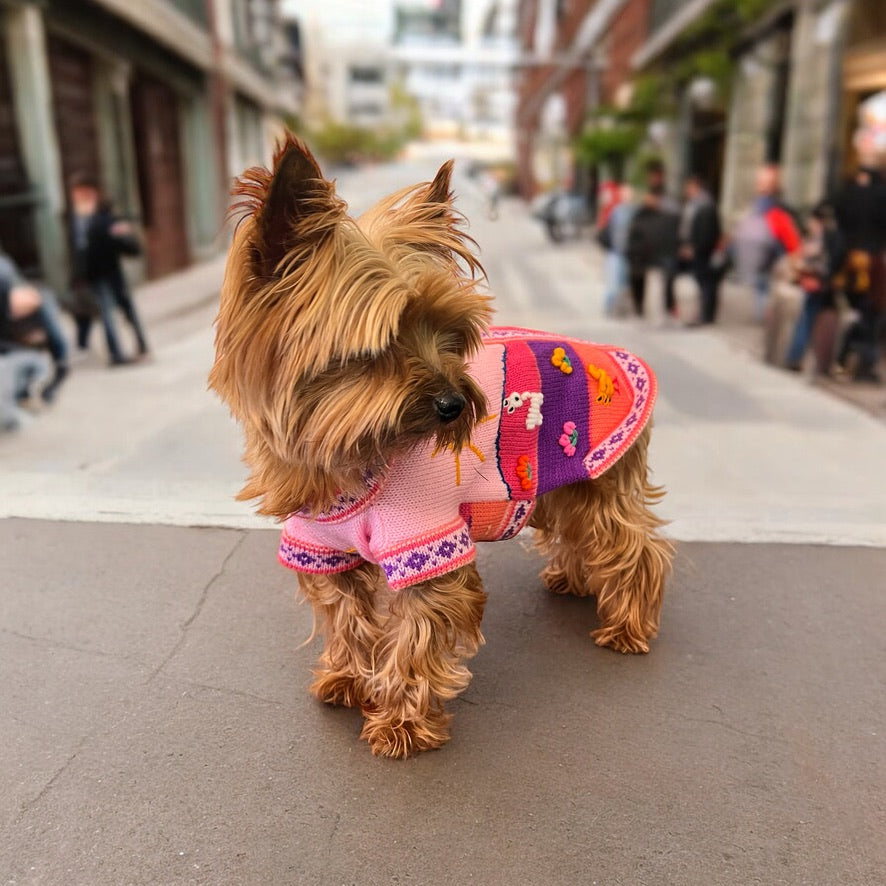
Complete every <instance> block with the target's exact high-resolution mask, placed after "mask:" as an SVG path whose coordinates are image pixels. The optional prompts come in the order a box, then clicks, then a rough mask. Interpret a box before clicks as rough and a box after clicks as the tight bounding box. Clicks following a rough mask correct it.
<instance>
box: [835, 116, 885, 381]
mask: <svg viewBox="0 0 886 886" xmlns="http://www.w3.org/2000/svg"><path fill="white" fill-rule="evenodd" d="M865 138H866V136H865V133H864V131H862V130H860V131H859V133H857V134H856V149H857V151H858V159H859V166H858V169H857V170H856V172H855V174H854V175H853V176H852V177H851V178H850V179H849V180H848V181H846V182H845V183H844V184H843V187H842V188H841V189H840V191H839V192H838V194H837V195H836V198H835V200H834V209H835V212H836V218H837V227H838V228H839V229H840V231H841V232H842V234H843V236H844V238H845V241H846V250H847V253H846V263H845V267H844V270H843V274H842V275H841V276H842V279H841V283H842V284H843V289H844V291H845V293H846V295H847V297H848V298H849V301H850V303H851V305H852V307H853V308H855V309H856V310H857V311H858V312H859V320H858V322H857V323H856V324H855V325H854V326H853V327H852V328H851V329H850V330H849V332H848V334H847V336H846V339H845V341H844V344H843V347H842V349H841V353H840V356H839V359H838V363H839V365H840V367H841V368H843V369H846V368H847V364H848V362H849V357H850V354H852V353H855V354H857V356H858V361H857V365H856V367H855V379H856V380H858V381H880V380H881V379H880V377H879V375H878V374H877V364H878V363H879V362H880V357H881V343H880V338H881V336H882V334H883V328H884V325H886V323H884V318H886V180H884V178H883V176H882V174H881V173H880V172H879V170H878V169H877V167H876V162H877V157H876V155H875V151H874V150H873V149H870V148H867V147H866V144H865Z"/></svg>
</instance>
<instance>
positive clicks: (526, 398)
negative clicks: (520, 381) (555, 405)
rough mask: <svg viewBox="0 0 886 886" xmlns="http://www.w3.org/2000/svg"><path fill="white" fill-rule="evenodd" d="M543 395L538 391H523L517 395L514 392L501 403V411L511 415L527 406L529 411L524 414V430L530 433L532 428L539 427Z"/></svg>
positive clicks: (541, 417)
mask: <svg viewBox="0 0 886 886" xmlns="http://www.w3.org/2000/svg"><path fill="white" fill-rule="evenodd" d="M544 399H545V398H544V394H542V393H541V392H540V391H523V393H522V394H518V393H517V391H514V392H513V393H512V394H511V395H510V397H507V398H506V399H505V400H504V401H503V402H502V404H501V405H502V409H504V410H506V411H507V413H508V415H513V414H514V413H515V412H516V411H517V410H518V409H520V408H522V407H523V406H528V407H529V411H528V412H527V414H526V430H527V431H531V430H533V429H534V428H538V427H541V423H542V419H543V416H542V414H541V405H542V403H544Z"/></svg>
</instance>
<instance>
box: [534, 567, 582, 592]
mask: <svg viewBox="0 0 886 886" xmlns="http://www.w3.org/2000/svg"><path fill="white" fill-rule="evenodd" d="M541 580H542V584H544V586H545V587H546V588H547V589H548V590H549V591H550V592H551V593H552V594H573V595H574V596H576V597H588V596H590V595H591V594H592V593H593V592H592V591H590V590H588V589H587V588H583V587H579V586H576V584H575V583H574V582H573V581H572V580H571V579H570V577H569V573H568V572H566V570H565V569H559V568H557V567H556V566H546V567H545V568H544V569H543V570H542V573H541Z"/></svg>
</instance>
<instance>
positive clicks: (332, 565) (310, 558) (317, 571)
mask: <svg viewBox="0 0 886 886" xmlns="http://www.w3.org/2000/svg"><path fill="white" fill-rule="evenodd" d="M277 560H278V561H279V562H280V563H282V564H283V566H285V567H286V568H287V569H294V570H295V571H296V572H310V573H313V574H314V575H331V574H333V573H335V572H347V570H348V569H353V568H354V567H355V566H359V565H360V563H361V562H362V561H363V558H362V557H361V556H360V555H359V554H357V553H354V552H353V551H337V550H335V549H334V548H327V547H324V546H323V545H315V544H311V543H310V542H306V541H296V540H295V539H293V538H290V536H288V535H287V534H286V531H285V530H284V532H283V537H282V539H281V540H280V547H279V548H278V550H277Z"/></svg>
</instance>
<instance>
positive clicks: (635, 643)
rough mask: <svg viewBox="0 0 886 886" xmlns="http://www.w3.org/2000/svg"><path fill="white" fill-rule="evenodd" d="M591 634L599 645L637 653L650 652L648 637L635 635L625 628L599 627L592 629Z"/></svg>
mask: <svg viewBox="0 0 886 886" xmlns="http://www.w3.org/2000/svg"><path fill="white" fill-rule="evenodd" d="M591 636H592V637H593V638H594V642H595V643H596V644H597V645H598V646H608V647H609V648H610V649H614V650H615V651H616V652H622V653H625V654H628V653H632V654H635V655H639V654H643V653H646V652H649V642H648V640H647V639H644V638H643V637H635V636H633V635H631V634H629V633H628V632H627V631H624V630H618V631H615V630H612V629H611V628H598V629H597V630H596V631H591ZM648 639H652V638H651V637H650V638H648Z"/></svg>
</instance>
